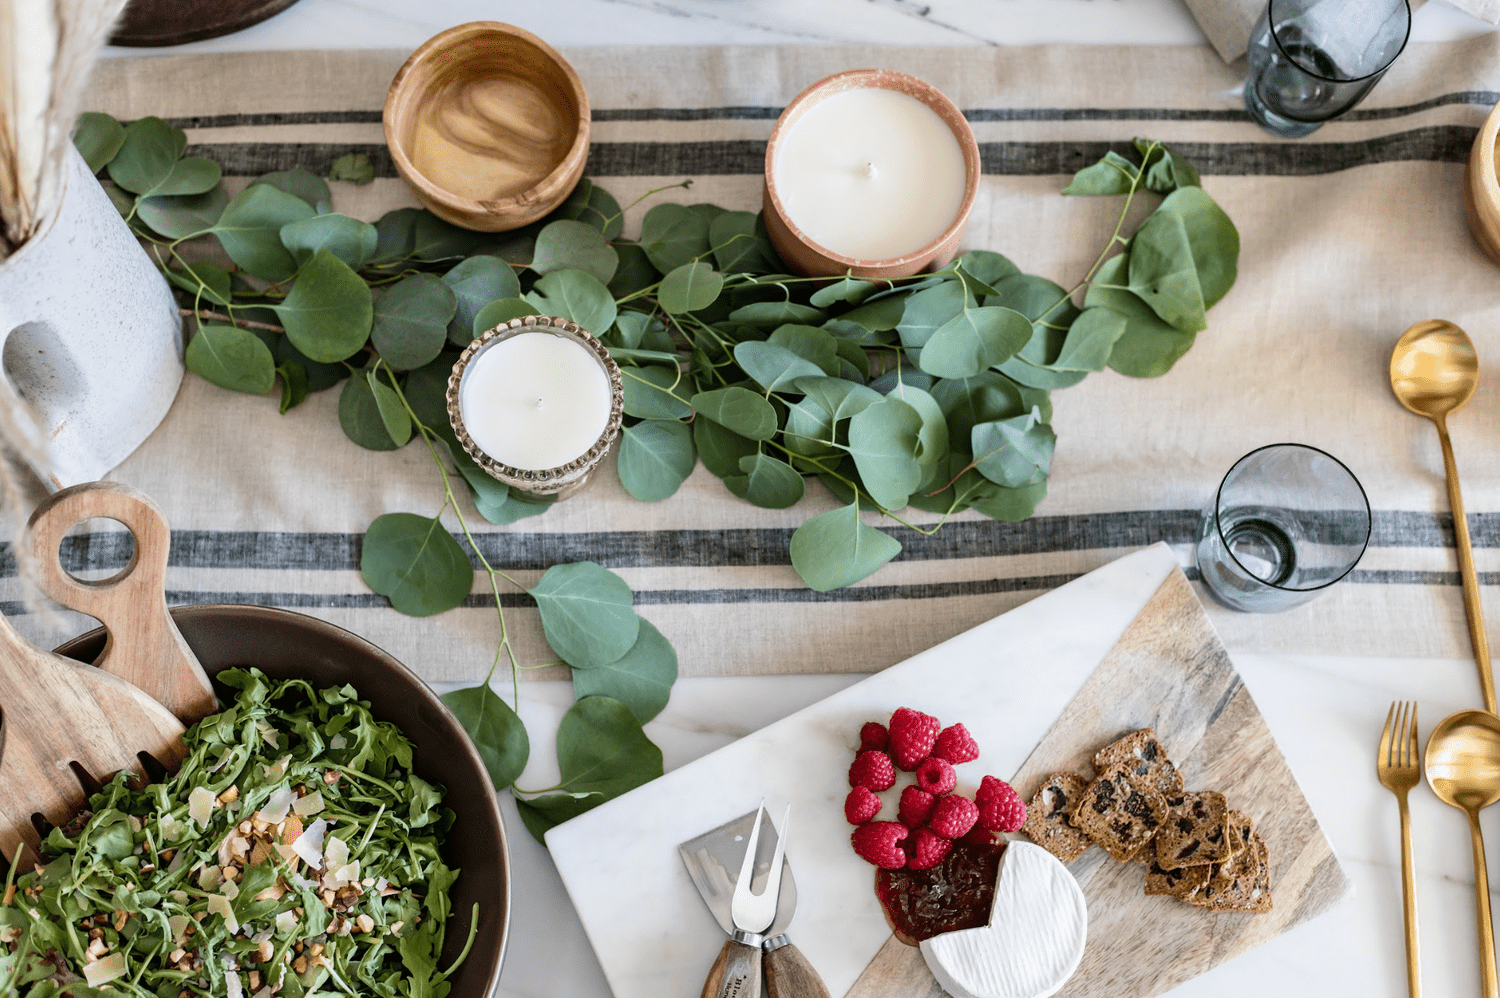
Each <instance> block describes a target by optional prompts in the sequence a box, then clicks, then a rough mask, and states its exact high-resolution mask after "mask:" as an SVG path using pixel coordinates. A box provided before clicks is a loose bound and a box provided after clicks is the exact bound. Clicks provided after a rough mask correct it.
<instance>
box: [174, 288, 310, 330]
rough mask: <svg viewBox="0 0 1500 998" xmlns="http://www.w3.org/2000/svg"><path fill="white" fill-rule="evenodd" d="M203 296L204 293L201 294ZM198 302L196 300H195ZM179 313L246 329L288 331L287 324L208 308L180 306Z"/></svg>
mask: <svg viewBox="0 0 1500 998" xmlns="http://www.w3.org/2000/svg"><path fill="white" fill-rule="evenodd" d="M199 297H200V298H201V297H202V295H201V294H200V295H199ZM195 304H196V301H195ZM177 314H178V315H196V316H197V317H198V318H200V319H212V320H214V321H216V322H227V323H230V324H231V325H235V326H240V327H242V328H244V329H265V330H269V331H270V332H273V333H284V332H286V327H285V326H278V325H276V324H275V323H271V322H255V321H254V320H252V319H237V318H235V317H234V316H232V315H224V314H223V313H222V312H214V311H210V310H209V309H206V308H179V309H178V310H177Z"/></svg>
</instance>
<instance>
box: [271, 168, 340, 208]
mask: <svg viewBox="0 0 1500 998" xmlns="http://www.w3.org/2000/svg"><path fill="white" fill-rule="evenodd" d="M253 183H257V184H268V185H270V186H271V187H274V188H276V189H277V190H279V191H283V192H285V193H287V194H291V195H292V196H294V197H299V198H301V199H302V200H303V201H306V202H307V203H308V204H309V205H311V206H312V207H313V210H314V211H318V212H325V211H328V210H329V205H330V203H331V202H332V200H333V195H332V194H330V193H329V191H328V183H327V182H326V181H325V180H324V179H323V178H322V177H320V176H318V175H317V174H316V173H313V172H312V171H311V170H306V169H303V168H302V167H300V166H294V167H292V168H291V169H290V170H278V171H276V172H275V173H268V174H266V175H265V176H263V177H257V178H256V179H255V180H254V181H253Z"/></svg>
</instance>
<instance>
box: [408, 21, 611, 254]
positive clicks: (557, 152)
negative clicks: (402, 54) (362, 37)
mask: <svg viewBox="0 0 1500 998" xmlns="http://www.w3.org/2000/svg"><path fill="white" fill-rule="evenodd" d="M383 120H384V124H385V141H386V145H387V146H389V147H390V151H391V159H392V161H394V163H395V164H396V172H397V173H399V174H400V175H401V178H402V179H403V180H405V181H406V184H407V186H408V187H410V188H411V190H412V193H413V194H415V195H416V196H417V200H419V201H421V202H422V204H424V205H426V206H427V208H428V209H429V210H430V211H431V212H432V213H433V214H435V215H437V216H439V217H440V218H443V219H445V220H447V221H449V222H452V223H453V224H454V225H459V226H463V227H464V228H467V229H477V230H480V231H483V232H502V231H506V230H509V229H515V228H519V227H521V226H523V225H526V224H527V223H529V222H534V221H536V220H537V219H538V218H541V217H542V216H543V215H545V214H547V213H548V212H550V211H551V210H552V209H553V208H555V207H557V206H558V205H559V204H561V203H562V201H563V199H564V198H566V197H567V196H568V194H569V193H570V192H571V191H572V190H573V188H574V187H575V186H576V185H577V184H578V180H579V178H580V177H582V176H583V164H584V161H585V160H586V159H587V158H588V151H589V98H588V94H587V93H586V92H585V91H584V89H583V82H582V81H581V80H580V79H579V78H578V74H577V73H576V72H574V70H573V67H572V66H570V65H568V62H567V60H565V59H564V58H563V57H562V56H561V55H559V54H558V52H557V50H556V49H554V48H553V47H552V46H550V45H548V44H547V43H546V42H544V41H542V40H541V39H540V38H538V37H537V36H536V35H533V34H532V33H531V32H529V31H525V30H522V29H521V28H517V27H513V26H512V25H509V24H502V23H500V22H499V21H471V22H469V23H468V24H460V25H458V26H457V27H453V28H449V29H448V30H446V31H443V32H440V33H439V34H437V35H434V36H433V37H432V38H430V39H428V40H427V41H426V42H424V43H423V44H422V45H421V47H420V48H418V49H417V50H416V51H415V52H413V53H412V55H411V58H409V59H407V60H406V64H405V65H403V66H402V67H401V68H400V70H398V71H397V72H396V76H395V78H394V79H392V80H391V86H390V90H389V91H387V92H386V98H385V112H384V115H383ZM439 134H440V135H441V136H444V138H442V140H441V141H439V140H438V139H437V138H434V136H435V135H439ZM460 150H462V151H460ZM491 167H492V168H493V170H494V174H493V177H494V178H499V177H502V176H503V177H505V178H506V179H505V180H503V181H501V180H498V179H495V180H493V182H487V181H485V180H482V179H480V178H481V176H482V175H483V174H485V173H486V172H487V170H489V169H490V168H491Z"/></svg>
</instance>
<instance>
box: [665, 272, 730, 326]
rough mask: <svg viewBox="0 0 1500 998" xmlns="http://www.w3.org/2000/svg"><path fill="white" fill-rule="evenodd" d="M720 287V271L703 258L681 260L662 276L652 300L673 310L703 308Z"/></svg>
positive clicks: (709, 302) (715, 295)
mask: <svg viewBox="0 0 1500 998" xmlns="http://www.w3.org/2000/svg"><path fill="white" fill-rule="evenodd" d="M723 290H724V275H723V274H721V273H719V272H718V271H717V270H715V269H714V268H713V266H712V265H710V264H708V263H706V262H705V261H703V260H696V261H694V262H693V263H685V264H683V265H682V266H680V267H677V268H675V269H674V270H672V272H671V273H669V274H667V276H666V277H663V278H662V281H661V288H660V289H659V290H658V291H657V293H656V300H657V301H659V302H660V303H661V307H662V308H663V309H665V310H666V311H668V312H671V313H673V314H677V313H682V312H696V311H698V310H699V309H700V308H707V307H708V306H710V305H712V304H713V303H714V302H715V300H717V299H718V297H719V292H721V291H723Z"/></svg>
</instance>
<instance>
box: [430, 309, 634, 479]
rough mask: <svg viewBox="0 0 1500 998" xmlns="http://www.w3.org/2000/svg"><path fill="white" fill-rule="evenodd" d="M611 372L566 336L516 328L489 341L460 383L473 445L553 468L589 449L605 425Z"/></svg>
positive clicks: (518, 463) (520, 463)
mask: <svg viewBox="0 0 1500 998" xmlns="http://www.w3.org/2000/svg"><path fill="white" fill-rule="evenodd" d="M612 401H613V396H612V393H611V388H610V383H609V376H608V375H607V374H606V373H605V371H604V367H603V366H602V365H601V364H600V363H599V360H598V358H597V357H595V356H594V355H593V354H592V353H590V352H589V350H588V348H587V347H585V346H583V344H581V343H578V342H577V341H575V340H572V339H569V338H568V337H566V336H555V335H553V334H551V333H542V332H535V333H530V332H528V333H517V334H515V335H514V336H511V337H508V338H506V339H503V340H499V341H497V342H496V343H494V344H493V345H491V346H489V347H486V348H485V349H484V350H483V351H481V352H480V353H479V354H478V355H477V356H475V357H474V358H473V359H472V360H471V361H470V362H469V366H468V369H467V370H466V371H465V372H464V376H463V381H462V383H461V385H460V387H459V407H460V412H461V414H462V416H463V421H464V428H465V429H466V430H468V433H469V437H470V439H472V440H473V441H474V444H475V445H476V446H477V447H479V449H480V450H482V451H484V452H485V453H486V454H488V455H489V456H490V457H492V458H494V459H495V460H496V461H498V462H500V463H501V464H507V465H510V466H511V467H512V468H519V469H521V470H522V471H543V470H546V469H548V468H558V467H561V466H562V465H565V464H567V463H568V462H569V461H573V460H576V459H577V458H580V457H582V456H583V455H584V454H586V453H587V452H588V450H589V448H590V447H592V446H594V444H595V443H596V442H597V441H598V440H599V438H600V436H602V435H603V433H604V430H605V427H607V426H608V425H609V416H610V406H611V404H612Z"/></svg>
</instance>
